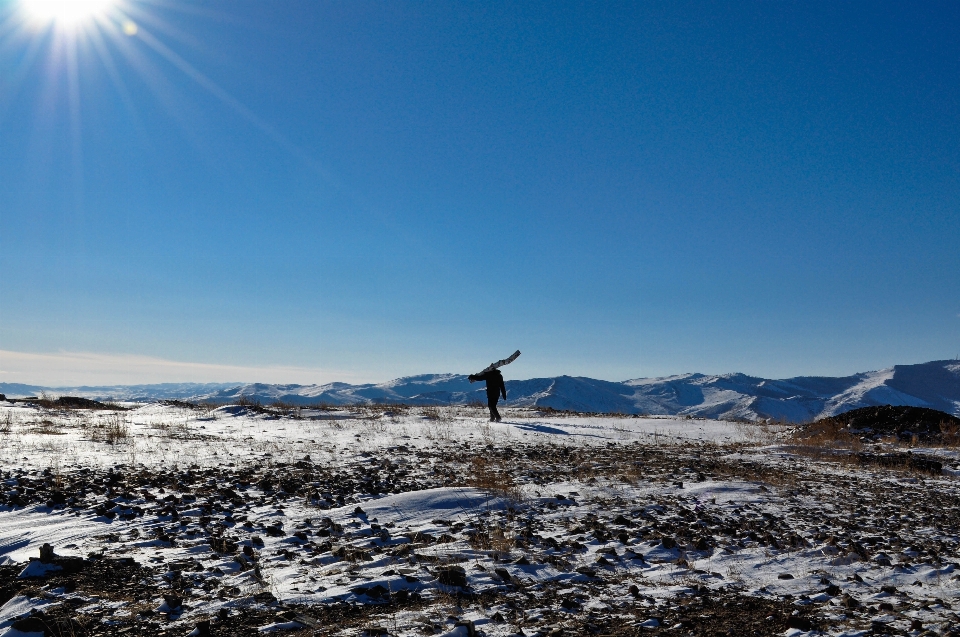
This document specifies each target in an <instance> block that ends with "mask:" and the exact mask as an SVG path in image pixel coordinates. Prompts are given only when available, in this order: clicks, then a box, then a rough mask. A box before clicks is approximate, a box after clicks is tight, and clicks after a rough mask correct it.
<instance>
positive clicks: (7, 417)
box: [0, 411, 13, 434]
mask: <svg viewBox="0 0 960 637" xmlns="http://www.w3.org/2000/svg"><path fill="white" fill-rule="evenodd" d="M12 431H13V414H11V413H10V412H9V411H8V412H5V413H4V414H3V418H0V434H8V433H10V432H12Z"/></svg>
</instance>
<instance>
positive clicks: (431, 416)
mask: <svg viewBox="0 0 960 637" xmlns="http://www.w3.org/2000/svg"><path fill="white" fill-rule="evenodd" d="M420 415H421V416H422V417H424V418H426V419H427V420H441V419H442V418H443V414H442V413H441V412H440V409H439V408H438V407H432V406H428V407H421V408H420Z"/></svg>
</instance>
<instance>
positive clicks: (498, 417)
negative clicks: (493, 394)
mask: <svg viewBox="0 0 960 637" xmlns="http://www.w3.org/2000/svg"><path fill="white" fill-rule="evenodd" d="M492 409H493V417H494V420H496V421H497V422H500V412H499V411H498V410H497V403H496V402H494V403H493V407H492Z"/></svg>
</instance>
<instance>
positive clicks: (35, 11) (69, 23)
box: [20, 0, 117, 27]
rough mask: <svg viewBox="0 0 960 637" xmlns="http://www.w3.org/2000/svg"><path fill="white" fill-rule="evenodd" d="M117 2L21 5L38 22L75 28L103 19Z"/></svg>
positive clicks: (57, 0) (24, 1)
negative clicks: (87, 22) (84, 23)
mask: <svg viewBox="0 0 960 637" xmlns="http://www.w3.org/2000/svg"><path fill="white" fill-rule="evenodd" d="M116 2H117V0H20V5H21V6H22V7H23V9H24V10H25V11H26V13H27V15H28V16H30V18H32V19H33V20H34V21H36V22H39V23H43V24H55V25H57V26H62V27H73V26H76V25H79V24H81V23H83V22H86V21H89V20H96V19H97V18H100V17H102V16H103V15H105V14H106V13H107V11H109V9H110V7H111V6H113V5H115V4H116Z"/></svg>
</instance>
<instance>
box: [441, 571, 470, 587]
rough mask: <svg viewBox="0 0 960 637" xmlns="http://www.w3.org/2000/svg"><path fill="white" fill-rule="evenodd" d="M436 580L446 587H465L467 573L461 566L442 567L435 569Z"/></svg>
mask: <svg viewBox="0 0 960 637" xmlns="http://www.w3.org/2000/svg"><path fill="white" fill-rule="evenodd" d="M437 580H438V581H439V582H440V583H441V584H446V585H447V586H458V587H460V588H465V587H466V586H467V572H466V570H464V568H463V567H462V566H444V567H441V568H439V569H437Z"/></svg>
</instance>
